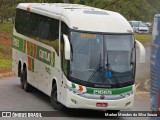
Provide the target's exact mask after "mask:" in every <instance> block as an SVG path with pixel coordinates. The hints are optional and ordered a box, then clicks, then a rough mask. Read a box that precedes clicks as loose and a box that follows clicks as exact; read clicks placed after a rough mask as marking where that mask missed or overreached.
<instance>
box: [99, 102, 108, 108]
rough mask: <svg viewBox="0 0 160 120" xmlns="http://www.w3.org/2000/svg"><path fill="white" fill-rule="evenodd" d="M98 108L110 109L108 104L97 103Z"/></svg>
mask: <svg viewBox="0 0 160 120" xmlns="http://www.w3.org/2000/svg"><path fill="white" fill-rule="evenodd" d="M96 106H97V107H108V103H96Z"/></svg>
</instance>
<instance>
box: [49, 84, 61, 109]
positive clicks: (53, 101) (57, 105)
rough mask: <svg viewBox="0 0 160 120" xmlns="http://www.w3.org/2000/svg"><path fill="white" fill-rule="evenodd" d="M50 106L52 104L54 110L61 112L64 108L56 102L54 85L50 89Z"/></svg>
mask: <svg viewBox="0 0 160 120" xmlns="http://www.w3.org/2000/svg"><path fill="white" fill-rule="evenodd" d="M51 104H52V107H53V108H54V109H56V110H62V109H63V108H64V106H63V105H62V104H61V103H59V102H58V100H57V86H56V84H54V85H53V87H52V92H51Z"/></svg>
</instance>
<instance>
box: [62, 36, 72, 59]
mask: <svg viewBox="0 0 160 120" xmlns="http://www.w3.org/2000/svg"><path fill="white" fill-rule="evenodd" d="M63 39H64V54H65V59H66V60H70V52H71V47H70V43H69V39H68V37H67V36H66V35H63Z"/></svg>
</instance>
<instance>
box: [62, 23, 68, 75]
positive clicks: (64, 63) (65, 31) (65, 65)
mask: <svg viewBox="0 0 160 120" xmlns="http://www.w3.org/2000/svg"><path fill="white" fill-rule="evenodd" d="M63 34H65V35H67V36H69V28H68V26H67V25H66V24H65V23H64V22H61V66H62V70H63V72H64V74H65V75H66V76H68V73H69V61H68V60H66V59H65V57H64V39H63Z"/></svg>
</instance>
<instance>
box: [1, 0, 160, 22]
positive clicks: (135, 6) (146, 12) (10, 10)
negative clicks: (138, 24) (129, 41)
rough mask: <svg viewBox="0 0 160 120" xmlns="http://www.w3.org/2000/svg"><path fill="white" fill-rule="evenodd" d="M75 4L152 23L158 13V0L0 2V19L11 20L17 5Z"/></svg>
mask: <svg viewBox="0 0 160 120" xmlns="http://www.w3.org/2000/svg"><path fill="white" fill-rule="evenodd" d="M29 2H31V3H34V2H38V3H63V2H65V3H75V4H83V5H88V6H93V7H98V8H101V9H106V10H111V11H116V12H119V13H121V14H122V15H123V16H124V17H126V18H127V19H128V20H142V21H152V20H153V17H154V14H157V13H160V7H159V6H160V1H159V0H154V2H153V0H0V19H1V21H2V22H3V20H6V19H9V18H13V17H14V16H15V8H16V6H17V4H18V3H29Z"/></svg>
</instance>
